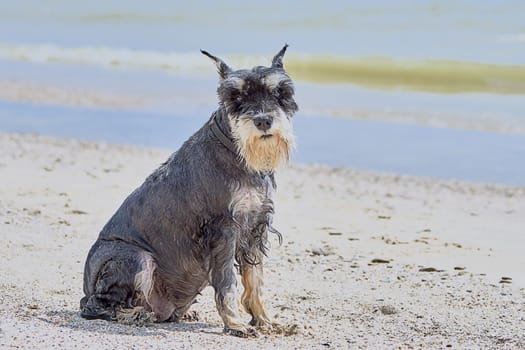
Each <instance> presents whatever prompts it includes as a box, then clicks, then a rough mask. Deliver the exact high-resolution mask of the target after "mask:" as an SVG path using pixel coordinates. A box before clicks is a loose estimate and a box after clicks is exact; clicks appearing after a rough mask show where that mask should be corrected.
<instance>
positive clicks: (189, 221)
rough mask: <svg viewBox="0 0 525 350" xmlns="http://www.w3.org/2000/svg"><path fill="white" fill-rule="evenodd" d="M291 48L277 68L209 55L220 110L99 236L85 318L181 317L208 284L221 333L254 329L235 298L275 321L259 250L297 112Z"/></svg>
mask: <svg viewBox="0 0 525 350" xmlns="http://www.w3.org/2000/svg"><path fill="white" fill-rule="evenodd" d="M285 51H286V46H285V47H284V48H283V49H282V50H281V51H280V52H279V53H278V54H277V55H276V56H275V57H274V58H273V61H272V65H271V67H255V68H253V69H251V70H237V71H234V70H232V69H231V68H230V67H229V66H228V65H227V64H226V63H225V62H224V61H222V60H221V59H219V58H217V57H215V56H213V55H211V54H209V53H207V52H205V51H203V54H205V55H207V56H208V57H210V58H211V59H212V60H213V61H214V62H215V64H216V66H217V69H218V72H219V75H220V83H219V87H218V90H217V92H218V95H219V108H218V109H217V111H215V112H214V113H213V114H212V117H211V118H210V121H209V122H208V123H206V124H205V125H204V126H202V127H201V129H200V130H198V131H197V132H196V133H195V134H194V135H193V136H191V137H190V138H189V139H188V140H187V141H186V142H185V143H184V144H183V145H182V146H181V148H180V149H179V150H178V151H177V152H175V153H174V154H173V155H171V157H170V158H169V159H168V160H167V161H166V162H165V163H164V164H162V165H161V166H160V167H159V168H158V169H157V170H156V171H155V172H153V174H151V175H150V176H149V177H148V178H147V179H146V180H145V182H144V183H143V184H142V185H141V186H140V187H139V188H138V189H136V190H135V191H134V192H133V193H131V194H130V195H129V196H128V197H127V198H126V199H125V201H124V202H123V203H122V205H121V206H120V208H119V209H118V210H117V211H116V213H115V214H114V215H113V216H112V217H111V219H110V220H109V222H108V223H107V224H106V225H105V226H104V228H103V229H102V231H101V232H100V234H99V237H98V239H97V241H96V242H95V243H94V245H93V246H92V248H91V250H90V251H89V254H88V257H87V260H86V264H85V270H84V293H85V296H84V298H82V300H81V302H80V304H81V305H80V306H81V315H82V317H84V318H88V319H92V318H103V319H108V320H120V319H121V318H122V317H124V318H125V317H128V319H129V317H136V315H137V313H136V312H134V310H139V311H140V312H143V313H144V312H149V313H150V314H153V318H154V319H155V320H156V321H159V322H162V321H178V320H180V319H182V318H183V316H184V315H185V314H186V313H187V312H188V309H189V308H190V306H191V305H192V304H193V303H194V301H195V298H196V296H197V295H199V293H200V292H201V291H202V290H203V288H205V287H206V286H207V285H209V284H211V285H212V286H213V288H214V290H215V301H216V305H217V310H218V312H219V314H220V316H221V318H222V320H223V322H224V328H225V331H227V332H228V333H230V334H233V335H237V336H247V335H251V334H254V332H255V331H254V329H253V328H251V327H249V326H248V325H246V324H245V323H244V322H243V321H242V320H241V319H240V317H239V310H238V305H239V302H240V303H241V304H242V305H243V306H244V308H245V309H246V311H247V312H248V313H249V314H250V315H251V316H252V320H251V322H250V324H251V325H252V326H271V325H272V321H271V320H270V318H269V317H268V313H267V312H266V310H265V307H264V303H263V300H262V286H263V256H264V255H265V254H266V253H267V240H268V231H270V232H277V231H275V230H274V229H273V228H272V226H271V224H272V214H273V212H274V206H273V200H272V197H273V192H274V191H275V188H276V185H275V180H274V175H273V172H274V170H275V169H276V167H277V166H278V165H279V164H282V163H284V162H286V161H287V160H288V157H289V154H290V151H291V148H292V147H293V134H292V125H291V118H292V115H293V114H294V113H295V112H296V110H297V105H296V103H295V101H294V99H293V95H294V90H293V84H292V81H291V80H290V78H289V77H288V75H287V74H286V72H285V71H284V68H283V64H282V57H283V55H284V53H285ZM213 124H215V128H214V127H212V125H213ZM279 238H280V235H279ZM236 265H238V267H239V271H240V273H241V277H242V278H241V280H242V284H243V287H244V292H243V293H242V296H241V297H240V298H239V295H238V292H237V279H236ZM130 315H133V316H130Z"/></svg>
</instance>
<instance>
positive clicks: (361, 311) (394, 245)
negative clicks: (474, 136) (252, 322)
mask: <svg viewBox="0 0 525 350" xmlns="http://www.w3.org/2000/svg"><path fill="white" fill-rule="evenodd" d="M0 150H1V152H0V179H1V184H0V239H1V242H2V244H0V257H1V264H0V348H6V349H10V348H24V349H36V348H39V349H41V348H64V349H73V348H76V349H84V348H85V349H88V348H89V349H97V348H101V349H107V348H111V349H113V348H114V349H148V348H151V349H200V348H210V349H217V348H219V349H328V348H334V349H341V348H372V349H378V348H425V349H428V348H498V349H500V348H509V349H514V348H523V347H525V289H524V287H525V276H523V268H524V266H525V257H524V256H523V254H522V250H523V247H524V246H525V241H524V238H523V236H524V235H523V233H524V232H523V230H524V228H525V188H523V187H521V188H519V187H504V186H495V185H485V184H473V183H466V182H457V181H444V180H436V179H430V178H416V177H407V176H395V175H385V174H375V173H367V172H359V171H353V170H349V169H333V168H327V167H322V166H315V165H298V164H292V165H290V166H289V167H287V168H285V169H282V170H281V171H280V172H279V173H278V175H277V181H278V187H279V188H278V192H277V198H276V211H277V213H276V217H275V226H276V227H277V228H278V229H279V230H280V231H281V232H282V233H283V236H284V241H283V244H282V245H281V246H279V244H278V242H277V240H273V241H272V249H271V252H270V255H269V258H268V259H267V262H266V279H265V282H266V286H265V288H266V289H265V290H266V294H265V296H266V299H267V304H268V306H269V308H270V309H271V310H272V312H271V314H272V315H273V316H274V317H275V319H276V320H277V321H278V322H281V323H283V324H286V325H289V326H290V325H296V331H295V332H293V333H295V334H291V335H280V334H262V335H261V336H259V337H258V338H255V339H240V338H234V337H231V336H227V335H224V334H223V333H222V325H221V322H220V318H219V316H218V314H217V312H216V311H215V307H214V302H213V293H212V290H211V288H207V289H205V291H204V293H203V295H202V296H201V297H199V298H198V301H199V302H198V303H197V304H196V305H195V306H194V307H193V309H194V310H195V311H197V312H198V313H199V315H200V320H199V321H197V322H188V323H180V324H171V323H162V324H151V325H146V326H142V327H139V326H128V325H122V324H117V323H110V322H106V321H100V320H96V321H87V320H84V319H82V318H80V316H79V313H78V302H79V299H80V298H81V296H82V269H83V264H84V259H85V257H86V255H87V251H88V249H89V247H90V246H91V244H92V243H93V242H94V240H95V239H96V237H97V234H98V231H99V230H100V228H101V227H102V226H103V225H104V224H105V222H106V221H107V220H108V218H109V217H110V216H111V215H112V213H113V212H114V211H115V210H116V208H117V207H118V206H119V205H120V203H121V202H122V200H123V199H124V198H125V197H126V196H127V194H129V193H130V192H131V191H132V190H133V189H134V188H135V187H137V186H138V185H140V183H141V182H142V181H143V180H144V178H145V177H146V176H147V175H148V174H149V173H150V172H151V171H152V170H153V169H154V168H155V167H157V166H158V165H159V164H160V163H161V162H163V161H164V160H165V159H166V158H167V156H168V155H169V151H166V150H148V149H140V148H135V147H131V146H122V145H110V144H106V143H91V142H82V141H78V140H64V139H54V138H48V137H42V136H36V135H17V134H0ZM243 317H244V318H245V319H246V320H247V321H248V319H249V317H248V315H246V314H244V315H243Z"/></svg>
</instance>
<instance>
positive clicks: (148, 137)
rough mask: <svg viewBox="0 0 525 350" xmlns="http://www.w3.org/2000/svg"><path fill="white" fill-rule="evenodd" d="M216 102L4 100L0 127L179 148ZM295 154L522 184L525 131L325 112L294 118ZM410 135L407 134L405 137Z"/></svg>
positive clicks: (304, 159) (355, 165) (337, 162)
mask: <svg viewBox="0 0 525 350" xmlns="http://www.w3.org/2000/svg"><path fill="white" fill-rule="evenodd" d="M211 111H212V110H206V109H205V108H202V109H199V110H195V111H194V113H195V114H194V115H187V114H186V115H177V114H175V115H167V114H155V113H152V112H129V111H115V110H100V109H82V108H68V107H56V106H45V107H44V106H37V105H27V104H14V103H3V104H0V125H1V127H0V132H2V131H3V132H38V133H44V134H47V135H53V136H58V137H69V138H70V137H74V138H79V139H85V140H101V141H110V142H117V143H128V144H135V145H140V146H147V147H159V148H169V149H172V150H175V149H177V148H178V147H179V146H180V145H181V144H182V143H183V142H184V141H185V140H186V139H187V138H188V137H189V136H190V135H191V134H192V133H194V132H195V131H196V130H197V129H198V128H199V127H200V126H201V125H202V124H204V123H205V122H206V121H207V120H208V118H209V115H210V114H211ZM294 127H295V132H296V135H297V139H298V148H297V150H296V152H295V153H294V154H293V156H292V161H297V162H303V163H321V164H329V165H332V166H341V167H352V168H357V169H369V170H376V171H387V172H391V173H404V174H413V175H423V176H433V177H440V178H449V179H461V180H469V181H479V182H487V183H501V184H508V185H522V186H523V185H525V162H523V155H524V154H525V137H523V136H515V135H502V134H496V133H486V132H474V131H460V130H447V129H443V128H429V127H421V126H415V125H403V124H391V123H383V122H376V121H358V120H345V119H333V118H320V117H303V118H301V117H297V118H295V119H294ZM407 140H410V142H407Z"/></svg>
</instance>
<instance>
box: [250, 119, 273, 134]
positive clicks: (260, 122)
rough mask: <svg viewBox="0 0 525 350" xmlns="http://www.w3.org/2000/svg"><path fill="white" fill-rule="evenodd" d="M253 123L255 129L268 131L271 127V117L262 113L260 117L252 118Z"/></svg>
mask: <svg viewBox="0 0 525 350" xmlns="http://www.w3.org/2000/svg"><path fill="white" fill-rule="evenodd" d="M253 123H254V124H255V126H256V127H257V129H259V130H261V131H268V129H270V128H271V127H272V117H270V116H267V115H263V116H260V117H255V118H254V119H253Z"/></svg>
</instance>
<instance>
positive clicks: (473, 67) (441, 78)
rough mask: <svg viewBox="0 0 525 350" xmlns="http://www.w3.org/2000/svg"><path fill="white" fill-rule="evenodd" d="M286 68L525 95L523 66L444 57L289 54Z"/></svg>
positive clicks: (312, 77)
mask: <svg viewBox="0 0 525 350" xmlns="http://www.w3.org/2000/svg"><path fill="white" fill-rule="evenodd" d="M286 63H287V69H288V71H289V72H290V74H291V75H292V76H293V77H294V78H295V79H297V80H302V81H307V82H313V83H351V84H356V85H361V86H365V87H369V88H377V89H386V90H409V91H426V92H436V93H447V94H448V93H461V92H483V93H495V94H525V66H520V65H498V64H487V63H477V62H462V61H447V60H419V61H416V60H410V61H408V60H404V61H401V60H395V59H391V58H376V57H372V58H361V59H357V58H351V57H347V58H341V57H329V56H315V57H307V58H301V57H296V56H293V57H290V58H288V60H287V62H286Z"/></svg>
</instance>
